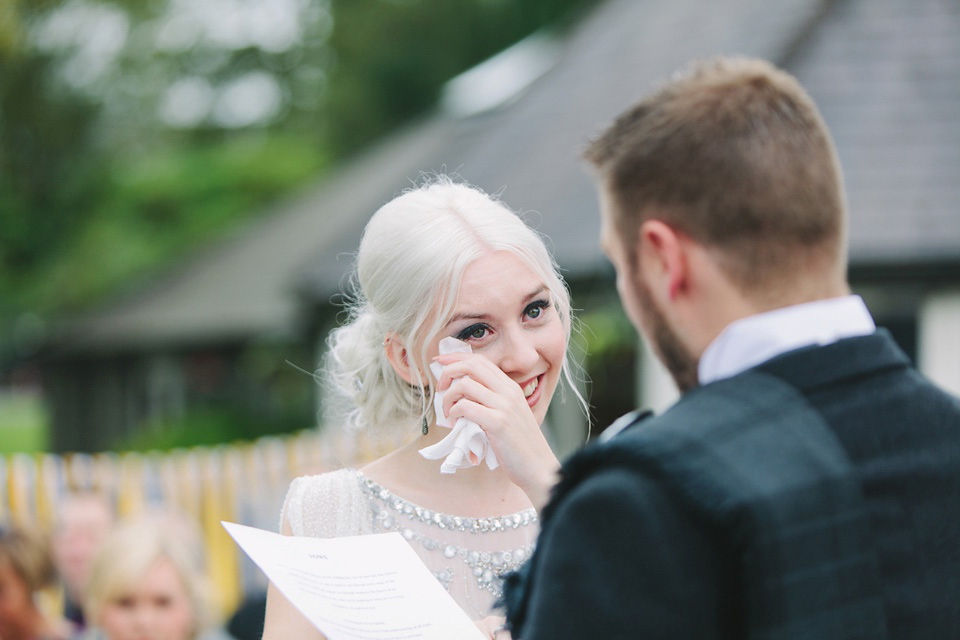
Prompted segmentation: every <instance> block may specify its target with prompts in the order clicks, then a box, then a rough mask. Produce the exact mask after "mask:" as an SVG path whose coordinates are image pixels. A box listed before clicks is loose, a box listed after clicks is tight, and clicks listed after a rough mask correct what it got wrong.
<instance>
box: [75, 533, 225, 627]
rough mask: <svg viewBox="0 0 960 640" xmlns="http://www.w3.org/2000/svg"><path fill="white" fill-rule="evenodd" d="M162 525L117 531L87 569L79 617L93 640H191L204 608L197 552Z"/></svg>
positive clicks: (206, 606)
mask: <svg viewBox="0 0 960 640" xmlns="http://www.w3.org/2000/svg"><path fill="white" fill-rule="evenodd" d="M170 524H171V523H170V521H169V520H167V519H157V518H150V519H143V520H137V521H133V522H128V523H125V524H122V525H120V526H119V527H118V528H117V529H116V530H115V531H113V532H112V533H111V534H110V535H109V536H108V537H107V539H106V540H104V542H103V544H102V545H101V546H100V548H99V550H98V551H97V554H96V556H95V557H94V559H93V564H92V566H91V568H90V579H89V582H88V584H87V601H86V606H85V613H86V618H87V623H88V625H90V626H91V627H92V628H93V629H94V630H95V632H94V633H95V634H96V635H93V637H95V638H105V639H106V640H196V639H197V638H198V637H199V636H200V633H201V631H203V630H204V628H205V626H206V624H205V623H206V621H207V611H208V610H209V603H208V599H207V590H206V588H205V584H204V580H203V578H202V573H201V564H200V558H199V549H198V548H196V546H195V545H193V544H191V543H190V541H187V542H185V540H184V536H183V535H181V534H182V528H180V527H177V526H170Z"/></svg>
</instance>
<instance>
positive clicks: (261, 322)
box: [61, 0, 960, 351]
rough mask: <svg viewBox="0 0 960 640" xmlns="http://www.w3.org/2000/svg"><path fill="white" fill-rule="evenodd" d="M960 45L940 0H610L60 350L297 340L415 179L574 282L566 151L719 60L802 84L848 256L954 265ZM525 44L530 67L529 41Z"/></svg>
mask: <svg viewBox="0 0 960 640" xmlns="http://www.w3.org/2000/svg"><path fill="white" fill-rule="evenodd" d="M958 34H960V5H958V4H957V3H956V2H953V1H952V0H833V1H832V2H831V1H827V0H779V1H778V2H776V3H772V2H768V1H766V0H724V1H723V2H717V1H716V0H688V1H685V2H676V1H674V0H646V1H644V2H637V1H636V0H609V1H608V2H607V3H605V4H603V5H602V6H600V7H599V8H597V9H596V10H594V11H593V12H591V13H590V14H589V15H587V16H586V17H585V19H584V20H583V21H582V22H581V23H580V24H579V25H578V26H577V27H576V28H575V29H574V30H573V31H572V32H571V33H570V34H569V35H568V37H567V38H565V39H564V40H563V41H562V43H561V45H560V46H559V48H558V49H557V50H556V53H555V54H553V53H551V54H550V55H549V56H548V55H546V53H545V52H546V51H548V49H544V48H543V42H542V41H539V43H538V45H537V47H539V48H538V49H537V51H538V52H539V53H538V54H537V55H539V56H541V57H539V58H537V59H536V61H535V62H536V64H535V65H534V67H535V68H536V69H537V73H536V74H533V75H531V76H530V77H529V78H528V82H530V84H529V85H527V86H526V88H525V89H523V90H522V91H521V90H519V89H516V90H515V91H514V92H513V94H512V95H511V96H510V97H509V99H508V100H507V102H506V103H505V104H502V105H500V106H498V107H496V108H493V109H492V110H491V109H489V108H488V107H486V106H484V105H478V106H477V108H476V109H471V108H470V106H469V105H467V104H465V103H464V99H465V97H464V96H469V92H464V91H462V90H461V92H460V93H458V95H457V100H458V101H457V102H456V104H457V110H456V113H454V112H444V111H443V110H442V109H440V110H438V112H437V113H435V114H432V115H431V116H429V117H427V118H424V119H423V120H421V121H420V122H418V123H415V124H413V125H411V126H410V127H408V128H406V129H405V130H403V131H401V132H399V133H396V134H395V135H393V136H391V137H390V138H389V139H387V140H385V141H384V142H382V143H381V144H379V145H377V146H375V147H373V148H371V149H369V150H368V151H367V152H366V153H365V154H363V155H361V156H360V157H358V158H356V159H355V160H354V161H352V162H350V163H348V164H346V165H344V166H343V167H342V168H341V169H340V170H339V171H337V172H335V173H333V174H331V175H328V176H327V177H325V178H324V180H323V181H322V182H321V183H320V184H318V185H316V186H314V187H313V188H311V189H309V190H307V191H305V192H303V193H301V194H300V195H299V196H297V197H295V198H293V199H292V200H291V201H290V202H288V203H287V204H286V205H285V206H282V207H279V208H278V209H276V210H275V211H272V212H270V213H268V214H266V215H265V216H263V217H262V218H261V219H259V220H258V221H257V222H256V223H255V224H253V225H251V226H249V227H248V228H246V229H244V230H242V231H240V232H238V233H236V234H234V235H233V236H231V237H230V238H226V239H224V240H222V241H221V242H220V244H219V245H218V246H216V247H213V248H209V249H207V250H206V251H204V252H203V253H201V254H200V255H198V256H197V257H196V259H195V260H194V261H192V262H191V263H189V264H184V265H181V266H180V267H179V268H177V269H176V270H174V271H171V272H170V273H168V274H167V275H166V277H164V278H163V279H161V280H159V281H157V282H156V283H155V284H154V285H153V286H150V287H146V288H144V289H143V290H141V291H139V292H137V293H136V294H135V295H133V296H131V297H128V298H127V299H125V300H122V301H119V302H117V303H115V304H113V305H111V306H108V307H107V308H105V309H103V310H101V311H100V312H98V313H96V314H95V315H93V316H91V317H89V318H87V319H85V320H83V321H80V322H75V323H73V325H72V327H73V330H72V331H71V332H70V333H69V334H68V335H70V336H73V337H72V338H69V339H68V340H67V341H66V342H65V343H61V344H64V346H69V347H72V348H74V349H76V348H80V349H82V350H88V349H89V350H97V351H100V350H104V349H114V350H124V349H142V348H149V347H151V346H156V347H160V346H165V345H174V344H181V345H182V344H191V343H205V342H206V343H209V342H223V341H228V340H236V339H247V338H252V337H258V336H269V335H273V334H282V333H288V332H290V331H293V330H294V329H295V327H296V326H297V320H298V314H300V313H301V311H302V309H303V300H304V297H305V296H306V297H307V298H312V299H313V300H320V301H323V300H326V299H328V298H329V297H330V296H332V295H334V294H335V293H336V292H337V291H339V290H340V289H341V286H342V284H343V282H344V280H345V275H346V274H347V272H348V271H349V269H350V266H351V263H352V255H353V254H352V252H353V251H354V250H355V249H356V247H357V245H358V243H359V239H360V233H361V231H362V228H363V225H364V224H365V222H366V220H367V219H368V218H369V216H370V215H371V214H372V213H373V212H374V211H375V210H376V209H377V208H378V207H379V206H380V205H381V204H383V203H384V202H386V201H387V200H389V199H390V198H391V197H393V196H394V195H396V194H397V193H399V192H400V191H402V190H403V189H404V188H406V187H409V186H410V185H411V184H412V183H413V182H414V181H416V180H417V179H418V177H419V176H420V175H421V172H424V171H426V172H441V171H446V172H451V173H456V174H459V175H460V176H462V177H463V179H465V180H467V181H469V182H470V183H472V184H474V185H477V186H479V187H481V188H483V189H485V190H487V191H488V192H492V193H499V194H501V195H502V198H503V200H504V201H505V202H506V203H507V204H508V205H509V206H511V207H512V208H514V209H515V210H518V211H520V212H521V213H522V215H523V217H524V218H525V219H526V220H527V221H528V223H530V224H531V225H532V226H533V227H535V228H537V229H538V230H539V231H540V232H542V233H544V234H546V235H547V236H549V238H550V239H551V241H552V244H553V251H554V255H555V256H556V258H557V261H558V262H559V264H560V265H561V266H562V267H563V269H564V270H565V272H566V274H567V276H568V277H570V278H581V277H590V276H595V275H596V274H598V273H600V272H602V270H604V269H605V263H604V260H603V258H602V255H601V253H600V251H599V249H598V245H597V241H596V238H597V235H598V231H599V220H598V217H597V213H596V209H597V205H596V195H595V190H594V187H593V185H592V183H591V180H590V178H589V175H588V172H587V171H586V170H585V168H584V167H583V165H582V163H581V162H580V160H579V155H580V150H581V149H582V148H583V146H584V145H585V143H586V141H587V140H588V139H589V138H590V137H591V136H592V135H593V134H595V133H596V132H597V131H599V130H600V129H601V128H602V127H603V126H604V125H605V124H606V123H607V122H609V121H610V120H611V119H612V118H613V117H614V116H615V115H616V114H618V113H619V112H621V111H622V110H623V109H624V108H626V107H627V106H628V105H629V104H630V103H631V102H633V101H634V100H636V99H637V98H639V97H640V96H642V95H644V94H645V93H647V92H648V91H650V89H651V88H653V87H654V86H656V83H658V82H660V81H662V80H663V79H664V78H666V77H668V76H669V74H671V73H672V72H673V71H675V70H676V69H678V68H680V67H682V66H684V65H685V64H686V63H688V62H689V61H690V60H692V59H695V58H703V57H708V56H713V55H716V54H731V53H738V54H744V55H750V56H758V57H762V58H766V59H769V60H772V61H774V62H776V63H778V64H781V65H784V66H786V68H787V69H788V70H790V71H792V72H793V73H795V74H796V75H797V76H798V77H799V79H800V81H801V82H802V83H803V84H805V85H806V86H807V87H808V88H809V89H810V91H811V93H812V95H813V97H814V99H815V100H816V101H817V102H818V104H819V105H820V107H821V109H822V111H823V114H824V117H825V119H826V121H827V124H828V125H829V127H830V129H831V131H832V132H833V134H834V136H835V138H836V141H837V145H838V148H839V153H840V156H841V161H842V163H843V165H844V167H845V172H846V183H847V188H848V195H849V199H850V204H851V211H852V216H851V220H852V234H851V257H852V260H853V261H854V264H855V265H856V264H871V265H873V264H879V265H884V264H895V265H898V264H913V263H931V262H934V263H937V264H940V263H943V262H948V263H951V264H953V265H954V266H956V265H958V263H960V204H958V203H960V37H957V36H958ZM519 49H520V50H521V51H525V53H524V55H526V56H528V64H529V56H530V49H529V48H526V49H525V48H523V47H520V48H519ZM548 60H549V63H548V62H547V61H548ZM498 64H501V65H504V64H509V61H506V62H505V61H504V60H503V58H501V59H500V60H499V62H498ZM550 64H552V67H551V66H550ZM540 74H542V75H540ZM457 82H458V81H454V83H452V86H457V85H456V83H457ZM459 82H460V86H461V88H462V86H463V81H462V79H461V80H460V81H459ZM457 113H461V114H462V113H472V114H473V115H470V116H468V117H463V116H458V115H457ZM81 345H82V346H81Z"/></svg>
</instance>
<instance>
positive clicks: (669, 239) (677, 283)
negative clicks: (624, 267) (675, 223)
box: [635, 220, 689, 302]
mask: <svg viewBox="0 0 960 640" xmlns="http://www.w3.org/2000/svg"><path fill="white" fill-rule="evenodd" d="M639 236H640V237H639V238H638V241H639V245H640V250H639V251H637V264H636V265H635V267H636V268H637V273H639V274H640V276H641V277H644V278H646V280H647V282H646V284H647V287H649V288H650V291H651V292H652V293H653V294H654V295H655V296H657V297H661V298H663V301H664V302H667V301H674V300H675V299H676V297H677V296H678V295H679V294H681V293H683V292H684V291H685V290H686V288H687V286H688V284H689V282H688V279H689V271H688V263H687V255H686V246H685V244H684V238H683V237H682V236H681V235H680V233H679V232H678V231H677V230H675V229H674V228H673V227H671V226H670V225H668V224H666V223H664V222H662V221H660V220H647V221H645V222H643V223H642V224H641V225H640V229H639Z"/></svg>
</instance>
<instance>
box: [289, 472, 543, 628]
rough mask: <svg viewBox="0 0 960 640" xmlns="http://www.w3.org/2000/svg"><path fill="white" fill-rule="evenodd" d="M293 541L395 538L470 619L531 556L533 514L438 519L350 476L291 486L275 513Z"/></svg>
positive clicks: (488, 608)
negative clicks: (396, 535) (372, 535)
mask: <svg viewBox="0 0 960 640" xmlns="http://www.w3.org/2000/svg"><path fill="white" fill-rule="evenodd" d="M280 517H281V527H282V525H283V521H284V519H285V520H286V521H287V522H288V523H289V525H290V530H291V531H292V532H293V535H295V536H314V537H320V538H334V537H339V536H355V535H365V534H370V533H387V532H390V531H397V532H399V533H400V534H401V535H402V536H403V537H404V538H405V539H406V540H407V541H408V542H409V543H410V545H411V546H412V547H413V549H414V551H416V552H417V554H418V555H419V556H420V558H421V559H422V560H423V562H424V564H426V565H427V567H428V568H429V569H430V571H431V572H432V573H433V575H434V576H435V577H436V578H437V580H438V581H439V582H440V584H441V585H443V587H444V588H445V589H446V590H447V591H448V592H449V593H450V595H451V596H452V597H453V599H454V600H455V601H456V602H457V604H459V605H460V607H461V608H462V609H463V610H464V611H465V612H466V613H467V615H468V616H470V617H471V619H474V620H479V619H481V618H484V617H486V616H488V615H490V614H491V613H493V612H492V605H493V603H494V602H495V601H496V599H497V598H499V597H500V594H501V587H502V584H503V579H502V576H503V575H504V574H505V573H507V572H509V571H513V570H515V569H517V568H519V567H520V565H522V564H523V562H524V561H525V560H526V559H527V558H529V557H530V554H531V553H532V552H533V546H534V542H535V540H536V536H537V533H538V531H539V526H538V521H537V513H536V511H535V510H534V509H532V508H531V509H527V510H525V511H521V512H519V513H513V514H509V515H504V516H499V517H492V518H472V517H465V516H458V515H451V514H446V513H438V512H436V511H431V510H429V509H424V508H422V507H420V506H418V505H415V504H413V503H411V502H409V501H407V500H404V499H403V498H401V497H400V496H397V495H395V494H393V493H392V492H390V491H388V490H387V489H385V488H383V487H381V486H380V485H379V484H377V483H376V482H374V481H372V480H370V479H369V478H367V477H366V476H364V475H363V473H361V472H360V471H357V470H355V469H340V470H338V471H331V472H329V473H324V474H321V475H315V476H302V477H299V478H297V479H295V480H294V481H293V482H292V483H291V485H290V490H289V492H288V493H287V497H286V500H285V501H284V505H283V511H282V512H281V516H280Z"/></svg>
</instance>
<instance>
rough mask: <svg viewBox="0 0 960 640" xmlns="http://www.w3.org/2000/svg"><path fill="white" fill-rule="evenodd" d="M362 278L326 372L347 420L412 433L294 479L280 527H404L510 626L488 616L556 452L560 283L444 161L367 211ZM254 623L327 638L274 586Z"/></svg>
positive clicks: (461, 593)
mask: <svg viewBox="0 0 960 640" xmlns="http://www.w3.org/2000/svg"><path fill="white" fill-rule="evenodd" d="M356 283H357V286H356V287H355V291H354V294H353V303H352V307H351V310H350V316H349V321H348V322H347V323H346V324H345V325H344V326H341V327H340V328H338V329H336V330H334V331H333V332H332V334H331V335H330V337H329V340H328V343H329V347H330V349H329V352H328V356H327V359H326V361H325V364H324V369H325V374H326V376H327V379H328V381H329V382H330V387H331V388H332V390H333V391H335V392H336V393H338V394H339V395H340V396H341V397H342V399H345V400H346V402H347V403H348V406H349V407H350V411H349V414H348V418H347V419H348V420H349V421H350V422H351V423H352V424H353V426H355V427H357V428H362V429H370V430H374V431H376V430H386V429H390V428H392V427H396V426H401V427H402V428H403V429H405V430H406V431H407V432H408V433H410V434H411V435H413V434H416V437H415V439H414V440H413V441H412V442H410V443H409V444H407V445H404V446H401V447H400V448H398V449H396V450H395V451H393V452H392V453H389V454H388V455H386V456H384V457H382V458H380V459H378V460H376V461H374V462H372V463H370V464H369V465H367V466H364V467H363V468H361V469H341V470H338V471H333V472H330V473H325V474H321V475H316V476H304V477H300V478H297V479H296V480H294V481H293V483H292V484H291V485H290V490H289V492H288V494H287V498H286V500H285V502H284V507H283V511H282V514H281V525H280V527H281V531H282V532H283V533H285V534H288V535H296V536H319V537H336V536H346V535H361V534H368V533H380V532H389V531H397V532H400V533H401V534H402V535H403V536H404V538H405V539H406V540H408V541H409V543H410V545H411V546H412V547H413V549H414V550H415V551H416V552H417V554H418V555H419V556H420V558H421V559H422V560H423V562H424V563H425V564H426V565H427V567H429V568H430V570H431V571H432V572H433V574H434V576H436V578H437V580H438V581H439V582H440V583H441V584H442V585H443V587H444V588H446V589H447V591H448V592H449V593H450V595H451V596H452V597H453V598H454V600H455V601H456V602H457V603H458V604H459V605H460V607H461V608H463V610H464V611H465V612H466V613H467V614H468V615H469V616H470V617H471V618H472V619H474V620H477V621H478V626H480V628H481V629H482V630H485V631H486V632H487V634H488V636H489V637H494V636H495V635H499V638H501V639H502V638H505V637H506V634H498V633H497V631H496V630H495V629H494V627H496V626H497V625H498V623H499V622H502V618H499V619H498V618H496V617H492V616H491V610H492V605H493V603H494V601H495V600H496V599H497V598H498V597H499V596H500V589H501V584H502V579H501V576H502V575H503V574H505V573H506V572H508V571H512V570H514V569H516V568H517V567H519V566H520V565H521V564H522V563H523V562H524V560H525V559H526V558H527V557H529V555H530V553H531V552H532V550H533V544H534V541H535V539H536V535H537V532H538V523H537V512H536V510H535V509H534V505H542V504H543V503H544V502H545V501H546V497H547V496H546V495H543V494H544V492H545V489H544V487H550V486H552V485H553V482H554V475H555V474H556V472H557V470H558V468H559V463H558V461H557V459H556V457H555V455H554V454H553V452H552V451H551V450H550V447H549V445H548V444H547V441H546V439H545V438H544V436H543V433H542V432H541V430H540V425H541V423H542V422H543V420H544V417H545V416H546V413H547V408H548V406H549V405H550V401H551V399H552V397H553V394H554V391H555V390H556V388H557V383H558V381H559V379H560V376H561V375H564V376H566V377H567V378H568V381H569V376H570V373H569V365H568V362H567V358H566V350H567V343H568V340H569V337H570V320H571V318H570V299H569V294H568V292H567V289H566V287H565V285H564V283H563V281H562V280H561V278H560V276H559V274H558V272H557V268H556V265H555V264H554V262H553V260H552V259H551V257H550V255H549V254H548V252H547V250H546V247H545V246H544V243H543V241H542V240H541V239H540V237H539V236H538V235H537V234H536V233H535V232H534V231H533V230H531V229H530V228H528V227H527V226H526V225H525V224H524V223H523V222H522V221H521V220H520V219H519V218H518V217H517V216H516V215H515V214H514V213H512V212H511V211H510V210H509V209H507V208H506V207H505V206H504V205H503V204H501V203H500V202H498V201H496V200H494V199H493V198H491V197H489V196H487V195H486V194H484V193H481V192H480V191H477V190H476V189H473V188H470V187H468V186H465V185H463V184H458V183H455V182H453V181H451V180H450V179H448V178H445V177H441V178H439V179H436V180H434V181H433V182H431V183H430V184H426V185H424V186H421V187H419V188H417V189H415V190H411V191H408V192H406V193H404V194H402V195H400V196H399V197H397V198H395V199H394V200H392V201H391V202H389V203H387V204H386V205H384V206H383V207H382V208H380V209H379V210H378V211H377V212H376V213H375V214H374V216H373V217H372V218H371V219H370V221H369V222H368V224H367V226H366V229H365V230H364V234H363V239H362V241H361V243H360V249H359V252H358V254H357V260H356ZM450 338H452V339H454V340H449V339H450ZM441 341H443V342H442V343H441ZM447 346H452V347H453V348H455V349H458V350H457V351H455V352H453V353H443V354H442V352H445V351H446V349H445V347H447ZM431 365H432V367H431ZM431 369H433V371H431ZM437 372H439V376H437ZM571 388H574V387H573V385H571ZM438 393H440V394H441V400H440V401H439V402H437V405H436V407H435V404H434V398H435V395H436V394H438ZM581 401H582V399H581ZM438 413H441V414H442V417H441V421H440V422H441V423H447V424H448V425H451V426H453V429H452V430H451V429H450V428H449V427H446V426H441V425H438V424H437V415H438ZM444 416H445V417H446V418H447V419H443V417H444ZM461 419H462V420H461ZM421 450H424V451H423V453H421ZM428 456H429V457H428ZM503 461H506V462H508V464H506V465H500V464H499V463H500V462H503ZM505 468H509V469H520V470H521V471H520V472H518V474H517V475H514V476H508V475H507V473H506V472H505V471H504V469H505ZM263 637H264V639H265V640H274V639H281V638H282V639H286V638H293V637H296V638H322V636H321V635H320V633H319V632H318V631H317V630H316V629H315V628H313V627H312V625H310V624H309V623H308V622H307V621H306V619H305V618H304V617H303V616H302V615H301V614H299V613H298V612H297V611H296V610H295V609H294V608H293V606H292V605H291V604H290V603H289V602H288V601H287V600H286V599H285V598H284V597H283V596H282V595H281V594H280V593H279V592H278V591H276V590H275V589H274V588H273V587H272V586H271V587H270V592H269V596H268V602H267V613H266V619H265V623H264V635H263Z"/></svg>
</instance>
